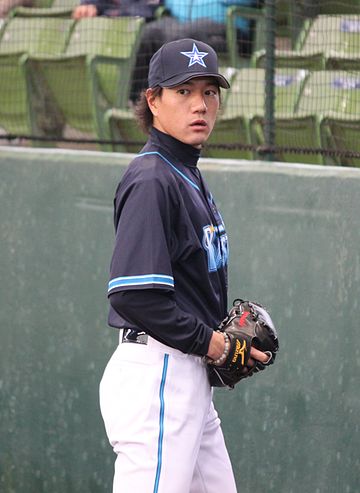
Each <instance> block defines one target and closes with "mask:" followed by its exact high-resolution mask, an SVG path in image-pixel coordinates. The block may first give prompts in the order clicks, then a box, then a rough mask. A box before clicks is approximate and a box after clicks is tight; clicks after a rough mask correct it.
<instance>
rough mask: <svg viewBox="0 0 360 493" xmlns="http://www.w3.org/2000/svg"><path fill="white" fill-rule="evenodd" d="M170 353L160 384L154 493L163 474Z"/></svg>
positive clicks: (157, 489)
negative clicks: (165, 391) (165, 396)
mask: <svg viewBox="0 0 360 493" xmlns="http://www.w3.org/2000/svg"><path fill="white" fill-rule="evenodd" d="M168 362H169V355H168V354H165V356H164V366H163V372H162V378H161V384H160V391H159V398H160V415H159V439H158V463H157V468H156V476H155V484H154V493H157V492H158V491H159V482H160V474H161V464H162V445H163V438H164V414H165V400H164V388H165V381H166V374H167V369H168Z"/></svg>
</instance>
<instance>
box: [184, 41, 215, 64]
mask: <svg viewBox="0 0 360 493" xmlns="http://www.w3.org/2000/svg"><path fill="white" fill-rule="evenodd" d="M180 53H181V54H182V55H185V56H187V57H188V58H190V60H189V65H188V67H191V66H192V65H195V64H196V63H198V64H199V65H201V66H202V67H206V65H205V62H204V60H203V58H205V57H206V56H207V55H208V54H209V53H207V52H206V51H199V50H198V47H197V46H196V44H195V43H194V44H193V47H192V51H180Z"/></svg>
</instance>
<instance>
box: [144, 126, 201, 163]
mask: <svg viewBox="0 0 360 493" xmlns="http://www.w3.org/2000/svg"><path fill="white" fill-rule="evenodd" d="M150 137H151V140H152V141H153V142H154V143H155V144H158V145H159V146H160V147H162V148H163V149H165V150H166V151H167V153H168V154H171V155H172V156H173V157H174V158H175V160H176V161H177V162H181V163H182V164H184V165H185V166H189V167H190V168H193V167H196V166H197V162H198V160H199V157H200V149H196V147H193V146H191V145H189V144H184V143H183V142H180V140H177V139H175V138H174V137H171V135H168V134H165V133H163V132H160V130H158V129H157V128H154V127H152V129H151V130H150Z"/></svg>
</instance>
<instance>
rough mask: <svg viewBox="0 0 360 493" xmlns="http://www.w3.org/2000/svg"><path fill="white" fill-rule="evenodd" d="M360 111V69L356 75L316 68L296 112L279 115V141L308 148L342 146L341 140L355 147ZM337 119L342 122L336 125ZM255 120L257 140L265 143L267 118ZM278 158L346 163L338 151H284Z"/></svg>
mask: <svg viewBox="0 0 360 493" xmlns="http://www.w3.org/2000/svg"><path fill="white" fill-rule="evenodd" d="M359 114H360V73H358V75H356V74H351V73H347V72H345V71H319V72H313V73H311V74H310V75H309V77H308V78H307V79H306V81H305V84H304V86H303V89H302V91H301V94H300V97H299V100H298V102H297V104H296V106H295V112H294V115H292V116H285V117H284V115H280V114H277V115H276V122H275V130H276V131H275V143H276V145H279V146H287V147H300V148H305V149H306V148H317V149H320V148H322V149H328V148H330V149H340V147H339V146H340V144H339V142H343V143H344V142H345V143H346V145H347V146H348V147H347V149H349V150H352V149H355V148H356V145H357V144H356V141H355V140H353V142H352V143H351V141H352V139H354V138H355V131H354V128H355V124H356V120H357V118H358V115H359ZM332 115H336V116H337V118H336V119H334V118H331V116H332ZM334 120H336V121H337V122H338V125H335V121H334ZM346 121H350V122H351V125H350V124H349V125H346V124H345V123H344V122H346ZM330 123H331V125H332V126H331V127H330ZM252 124H253V135H255V142H256V144H257V145H262V144H263V143H264V137H263V132H261V130H260V129H262V128H263V125H264V122H263V119H262V118H255V119H254V120H253V123H252ZM341 125H342V130H341V132H340V128H341ZM336 130H338V132H339V134H338V135H337V134H336V132H335V131H336ZM345 133H346V138H345V137H344V135H345ZM339 135H342V137H339ZM344 147H345V144H344ZM277 158H278V159H280V160H283V159H284V160H286V161H291V162H294V160H295V161H297V162H305V163H315V164H321V163H323V164H335V165H336V164H342V162H341V158H339V157H337V156H336V155H334V156H330V155H329V156H327V155H325V154H324V155H323V156H321V155H320V154H318V155H316V154H310V153H309V154H300V153H299V154H298V155H296V154H294V153H283V154H282V155H281V154H278V155H277Z"/></svg>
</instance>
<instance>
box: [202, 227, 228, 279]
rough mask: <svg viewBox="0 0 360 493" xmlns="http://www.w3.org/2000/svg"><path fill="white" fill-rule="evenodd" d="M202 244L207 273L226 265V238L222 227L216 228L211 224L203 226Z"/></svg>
mask: <svg viewBox="0 0 360 493" xmlns="http://www.w3.org/2000/svg"><path fill="white" fill-rule="evenodd" d="M202 244H203V247H204V249H205V251H206V254H207V259H208V269H209V272H214V271H216V270H218V269H219V268H220V267H223V266H225V265H226V264H227V261H228V256H229V251H228V237H227V234H226V233H225V229H224V227H223V226H222V225H220V226H219V227H217V228H215V227H214V226H213V225H212V224H210V225H207V226H204V227H203V240H202Z"/></svg>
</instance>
